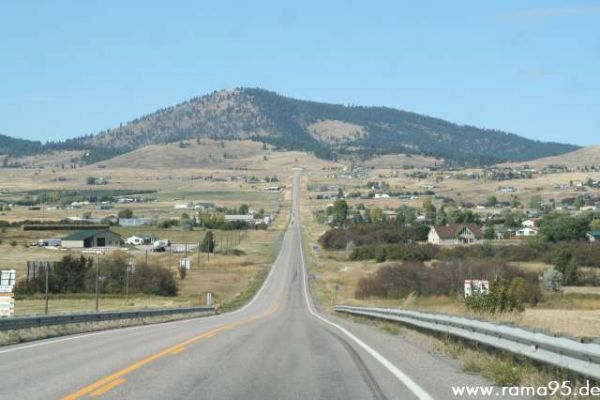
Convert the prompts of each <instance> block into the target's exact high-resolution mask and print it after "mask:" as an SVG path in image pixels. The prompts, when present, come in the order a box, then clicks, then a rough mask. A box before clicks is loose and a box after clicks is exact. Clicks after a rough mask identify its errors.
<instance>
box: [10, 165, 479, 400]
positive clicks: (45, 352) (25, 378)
mask: <svg viewBox="0 0 600 400" xmlns="http://www.w3.org/2000/svg"><path fill="white" fill-rule="evenodd" d="M298 186H299V184H298V176H297V174H296V175H295V176H294V188H293V195H292V199H293V200H292V203H293V205H292V216H291V220H290V223H289V225H288V228H287V230H286V232H285V234H284V237H283V241H282V244H281V250H280V253H279V255H278V257H277V260H276V261H275V263H274V265H273V267H272V268H271V272H270V273H269V275H268V277H267V278H266V280H265V283H264V285H263V286H262V288H261V289H260V291H259V292H258V293H257V294H256V296H255V297H254V298H253V300H252V301H251V302H250V303H248V304H247V305H246V306H245V307H243V308H241V309H239V310H237V311H234V312H231V313H226V314H221V315H216V316H210V317H204V318H196V319H190V320H182V321H175V322H169V323H163V324H156V325H146V326H139V327H130V328H123V329H112V330H106V331H100V332H93V333H87V334H80V335H72V336H65V337H60V338H54V339H48V340H40V341H36V342H30V343H24V344H20V345H15V346H6V347H2V348H0V379H1V381H0V398H2V399H60V398H64V399H86V398H102V399H104V398H106V399H144V400H149V399H160V400H165V399H261V400H264V399H329V400H331V399H343V400H349V399H361V400H362V399H415V398H420V399H449V398H453V397H454V396H453V394H452V391H451V387H452V386H459V385H489V383H488V382H486V381H485V380H483V378H481V377H479V376H477V375H468V374H465V373H462V372H461V371H460V368H459V366H458V365H457V363H456V362H455V361H452V360H450V359H448V358H445V357H442V356H439V355H436V354H432V352H431V350H430V349H428V348H427V346H425V345H423V344H419V343H418V342H416V341H413V340H410V339H406V338H403V337H401V336H397V335H391V334H389V333H385V332H383V331H381V330H378V329H376V328H375V327H373V326H370V325H366V324H359V323H354V322H352V321H349V320H347V319H345V318H342V317H337V316H332V315H329V314H325V313H320V312H319V311H317V308H316V306H315V305H314V304H313V301H312V299H311V297H310V294H309V291H308V288H307V273H306V266H305V263H304V254H303V249H302V237H301V225H300V219H299V213H298ZM471 398H473V397H471Z"/></svg>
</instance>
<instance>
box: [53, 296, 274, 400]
mask: <svg viewBox="0 0 600 400" xmlns="http://www.w3.org/2000/svg"><path fill="white" fill-rule="evenodd" d="M280 308H281V304H280V303H279V302H277V303H275V304H274V305H273V307H271V308H270V309H269V310H267V311H266V312H265V313H263V314H259V315H256V316H254V317H251V318H248V319H245V320H242V321H238V322H234V323H230V324H224V325H221V326H219V327H217V328H215V329H212V330H210V331H207V332H204V333H202V334H200V335H198V336H194V337H192V338H190V339H187V340H184V341H183V342H181V343H178V344H176V345H174V346H171V347H169V348H167V349H164V350H161V351H159V352H157V353H154V354H151V355H150V356H148V357H146V358H143V359H141V360H139V361H137V362H135V363H133V364H131V365H129V366H128V367H125V368H123V369H122V370H120V371H117V372H115V373H113V374H110V375H108V376H105V377H104V378H102V379H99V380H97V381H96V382H94V383H92V384H91V385H88V386H86V387H84V388H81V389H79V390H78V391H76V392H73V393H71V394H69V395H67V396H65V397H63V400H76V399H79V398H81V397H83V396H87V395H90V396H92V397H99V396H102V395H103V394H104V393H106V392H108V391H109V390H111V389H113V388H115V387H117V386H119V385H121V384H123V383H125V382H127V380H126V379H125V378H124V376H125V375H127V374H129V373H130V372H133V371H135V370H138V369H140V368H142V367H143V366H144V365H146V364H149V363H151V362H153V361H156V360H158V359H160V358H162V357H164V356H167V355H174V354H179V353H181V352H182V351H184V350H185V348H186V347H187V346H188V345H190V344H193V343H196V342H199V341H201V340H204V339H208V338H211V337H213V336H215V335H217V334H218V333H221V332H224V331H227V330H230V329H234V328H236V327H239V326H242V325H247V324H249V323H252V322H254V321H256V320H258V319H262V318H266V317H268V316H270V315H273V314H275V313H276V312H277V311H278V310H279V309H280Z"/></svg>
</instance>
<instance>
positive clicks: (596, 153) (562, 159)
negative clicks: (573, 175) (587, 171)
mask: <svg viewBox="0 0 600 400" xmlns="http://www.w3.org/2000/svg"><path fill="white" fill-rule="evenodd" d="M527 164H528V165H529V166H531V167H534V168H543V167H547V166H549V165H564V166H566V167H568V168H577V167H581V168H583V167H586V166H587V167H591V166H592V165H594V166H600V146H589V147H584V148H581V149H579V150H575V151H571V152H569V153H565V154H561V155H559V156H552V157H544V158H539V159H537V160H533V161H528V162H527Z"/></svg>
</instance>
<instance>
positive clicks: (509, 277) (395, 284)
mask: <svg viewBox="0 0 600 400" xmlns="http://www.w3.org/2000/svg"><path fill="white" fill-rule="evenodd" d="M516 278H520V279H516ZM466 279H487V280H489V281H491V282H495V281H498V282H504V281H503V280H505V281H506V282H507V283H506V284H503V285H501V286H500V288H501V289H502V290H504V291H507V292H508V291H510V292H511V293H513V296H515V297H516V298H517V299H518V302H512V303H511V302H508V303H506V301H505V300H499V301H500V303H498V304H499V306H498V307H499V309H503V310H504V309H505V308H506V307H509V308H510V307H513V308H514V307H515V304H525V303H527V304H532V305H534V304H536V303H537V302H538V301H539V300H540V298H541V291H540V287H539V279H538V276H537V274H535V273H534V272H530V271H522V270H520V269H519V268H517V267H513V266H511V265H509V264H507V263H505V262H503V261H497V260H490V259H487V260H477V259H470V260H453V261H449V262H438V263H435V264H434V265H432V266H431V267H427V266H425V265H424V264H423V263H421V262H414V261H409V262H405V263H403V264H394V265H386V266H382V267H380V268H379V269H378V270H377V271H376V272H375V273H374V274H372V275H371V276H369V277H365V278H361V279H360V280H359V282H358V286H357V289H356V292H355V297H356V298H366V297H370V296H377V297H384V298H401V297H406V296H408V295H409V294H411V293H415V294H417V295H452V294H458V293H462V289H463V286H464V281H465V280H466ZM473 301H474V300H473ZM511 301H512V300H511ZM502 304H504V306H502Z"/></svg>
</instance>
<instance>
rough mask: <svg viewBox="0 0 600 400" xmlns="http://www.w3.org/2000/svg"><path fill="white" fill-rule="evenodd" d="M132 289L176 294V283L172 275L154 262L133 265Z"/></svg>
mask: <svg viewBox="0 0 600 400" xmlns="http://www.w3.org/2000/svg"><path fill="white" fill-rule="evenodd" d="M131 278H132V279H131V283H132V287H133V289H134V291H137V292H140V293H144V294H154V295H159V296H176V295H177V283H176V282H175V278H174V277H173V275H172V274H171V273H170V272H169V271H168V270H166V269H164V268H162V267H159V266H158V265H155V264H141V265H140V266H136V267H135V272H134V273H133V276H132V277H131Z"/></svg>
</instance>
